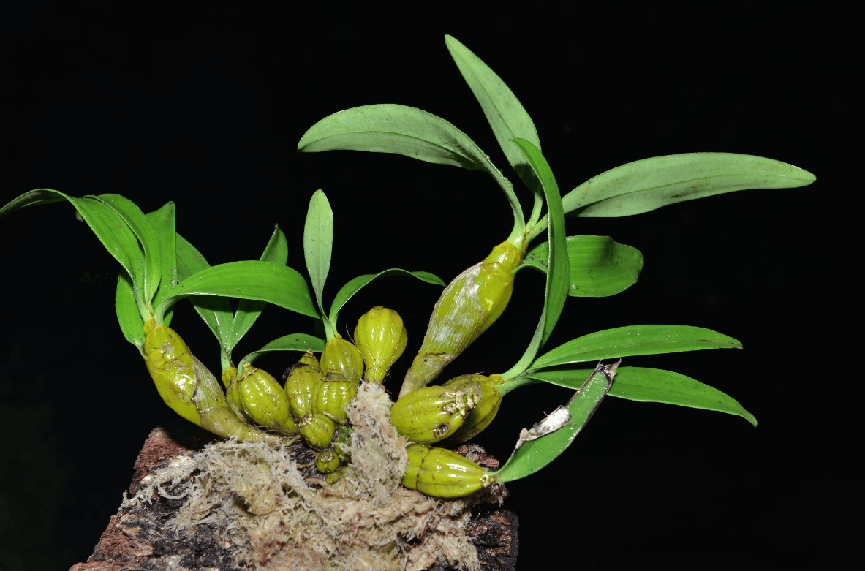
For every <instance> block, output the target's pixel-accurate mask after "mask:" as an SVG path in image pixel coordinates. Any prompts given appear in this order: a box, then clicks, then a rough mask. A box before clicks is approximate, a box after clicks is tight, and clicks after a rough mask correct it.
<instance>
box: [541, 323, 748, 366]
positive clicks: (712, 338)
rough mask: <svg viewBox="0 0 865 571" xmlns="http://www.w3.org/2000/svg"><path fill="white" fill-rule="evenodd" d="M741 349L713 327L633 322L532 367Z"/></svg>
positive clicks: (569, 346) (565, 346)
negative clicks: (687, 352) (686, 352)
mask: <svg viewBox="0 0 865 571" xmlns="http://www.w3.org/2000/svg"><path fill="white" fill-rule="evenodd" d="M741 348H742V344H741V343H739V342H738V341H736V340H735V339H733V338H732V337H728V336H726V335H722V334H720V333H718V332H717V331H712V330H711V329H703V328H700V327H690V326H688V325H630V326H628V327H617V328H615V329H605V330H604V331H598V332H596V333H590V334H588V335H584V336H583V337H578V338H577V339H572V340H571V341H568V342H567V343H565V344H563V345H560V346H558V347H556V348H555V349H553V350H552V351H550V352H548V353H545V354H543V355H541V356H540V357H538V358H537V359H536V360H535V362H534V363H532V366H531V369H530V370H531V371H537V370H539V369H544V368H547V367H555V366H558V365H566V364H568V363H584V362H586V361H599V360H601V359H614V358H619V357H632V356H634V355H659V354H662V353H679V352H682V351H697V350H700V349H741Z"/></svg>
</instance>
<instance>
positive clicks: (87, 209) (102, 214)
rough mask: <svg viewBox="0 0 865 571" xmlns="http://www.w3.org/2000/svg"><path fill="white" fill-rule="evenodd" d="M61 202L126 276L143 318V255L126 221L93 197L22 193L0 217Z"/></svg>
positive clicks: (47, 191) (46, 191) (0, 210)
mask: <svg viewBox="0 0 865 571" xmlns="http://www.w3.org/2000/svg"><path fill="white" fill-rule="evenodd" d="M64 199H65V200H68V201H69V202H70V203H71V204H72V206H74V207H75V210H77V211H78V213H79V214H80V215H81V218H82V219H83V220H84V221H85V222H86V223H87V225H88V226H89V227H90V229H91V230H93V233H94V234H96V237H97V238H98V239H99V241H100V242H102V245H103V246H105V249H106V250H108V253H109V254H111V255H112V256H114V259H116V260H117V261H118V262H120V265H121V266H123V269H124V270H126V272H127V274H129V277H130V278H131V280H132V285H133V287H134V289H135V301H136V305H137V306H138V311H139V313H140V314H141V316H142V317H145V316H146V315H147V308H146V302H145V301H144V252H143V251H142V249H141V245H140V243H139V242H138V238H136V237H135V234H134V233H133V232H132V230H130V228H129V226H128V224H127V223H126V220H125V219H124V218H123V217H122V216H120V215H119V214H118V213H117V212H116V211H115V210H114V209H113V208H111V207H110V206H108V205H107V204H105V203H103V202H102V201H100V200H99V199H98V198H96V197H95V196H84V197H82V198H76V197H74V196H69V195H67V194H64V193H62V192H60V191H58V190H52V189H50V188H41V189H36V190H31V191H29V192H25V193H24V194H22V195H20V196H18V197H16V198H14V199H13V200H11V201H9V202H8V203H7V204H5V205H4V206H3V207H2V208H0V216H3V215H5V214H7V213H9V212H12V211H14V210H18V209H20V208H25V207H27V206H34V205H38V204H50V203H54V202H60V201H62V200H64Z"/></svg>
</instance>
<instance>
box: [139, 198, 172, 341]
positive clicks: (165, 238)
mask: <svg viewBox="0 0 865 571" xmlns="http://www.w3.org/2000/svg"><path fill="white" fill-rule="evenodd" d="M147 220H148V221H149V222H150V225H151V226H152V227H153V231H154V232H156V237H157V239H158V240H159V245H160V254H161V255H160V260H161V262H162V272H161V273H162V278H161V279H160V281H159V287H158V288H157V289H156V295H155V296H154V298H153V305H154V306H157V305H159V304H160V303H162V301H163V300H164V299H165V297H166V296H167V295H169V293H170V292H171V290H172V289H173V288H174V287H175V286H176V285H177V283H178V277H177V246H176V243H177V232H176V230H175V209H174V203H173V202H167V203H165V204H164V205H163V206H162V207H161V208H160V209H159V210H155V211H153V212H148V213H147ZM167 324H168V322H166V325H167Z"/></svg>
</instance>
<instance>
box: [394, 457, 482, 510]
mask: <svg viewBox="0 0 865 571" xmlns="http://www.w3.org/2000/svg"><path fill="white" fill-rule="evenodd" d="M406 451H407V452H408V465H407V466H406V469H405V474H404V475H403V477H402V485H403V486H405V487H406V488H410V489H412V490H417V491H419V492H423V493H424V494H427V495H428V496H437V497H440V498H457V497H460V496H467V495H469V494H471V493H474V492H476V491H478V490H480V489H481V488H486V487H488V486H491V485H492V484H494V483H495V482H496V479H495V476H494V475H493V474H491V473H489V472H486V471H484V469H483V468H481V467H480V466H479V465H478V464H476V463H475V462H472V461H471V460H469V459H468V458H466V457H465V456H460V455H459V454H457V453H456V452H453V451H451V450H448V449H446V448H437V447H429V446H425V445H423V444H411V445H409V446H408V447H407V448H406Z"/></svg>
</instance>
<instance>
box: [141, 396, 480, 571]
mask: <svg viewBox="0 0 865 571" xmlns="http://www.w3.org/2000/svg"><path fill="white" fill-rule="evenodd" d="M391 404H392V403H391V400H390V398H389V397H388V395H387V393H386V392H385V391H384V389H383V388H382V386H381V385H379V384H377V383H366V382H365V383H363V384H361V385H360V387H359V389H358V396H357V398H356V399H355V400H354V401H353V402H352V404H351V405H350V406H349V408H348V417H349V422H350V423H351V424H352V426H353V428H354V430H353V432H352V436H351V444H350V446H349V450H348V451H349V452H350V454H351V457H352V462H351V463H350V464H348V465H347V466H346V467H345V468H344V470H343V472H344V476H343V477H342V478H341V479H340V480H339V481H338V482H337V483H336V484H334V485H329V486H328V485H324V484H322V483H321V481H320V480H317V479H311V478H307V477H305V476H304V471H303V466H302V465H299V464H298V462H297V460H296V455H295V454H290V453H289V450H288V448H287V447H285V446H274V445H268V444H266V443H263V442H259V443H255V442H237V441H236V440H229V441H225V442H216V443H213V444H209V445H208V446H206V447H205V449H204V450H203V451H202V452H199V453H196V454H194V455H192V456H186V457H182V458H181V459H179V460H176V461H174V462H172V464H171V465H170V466H168V467H166V468H164V469H162V470H160V471H159V472H158V473H157V475H156V477H155V478H153V479H152V480H151V481H150V482H149V484H148V486H147V487H145V488H144V489H142V490H141V491H140V492H139V493H138V494H137V495H136V496H135V497H134V498H131V499H130V500H127V501H126V502H125V504H124V505H129V504H134V503H137V502H139V501H143V502H148V501H151V500H152V498H153V497H154V495H156V494H161V495H166V493H165V491H164V489H163V486H165V485H166V484H167V483H168V482H170V481H173V482H174V483H177V482H184V483H185V490H184V494H185V496H186V497H187V498H188V499H187V501H186V502H185V503H184V505H183V506H182V507H181V508H180V509H179V510H178V512H177V515H176V516H175V517H174V519H173V520H172V526H174V527H176V528H186V527H191V526H195V525H199V524H201V523H205V522H207V523H210V524H215V525H216V527H217V528H218V529H219V533H220V534H221V536H222V538H223V539H226V540H229V541H231V542H232V543H234V544H235V545H237V546H240V548H241V551H238V553H237V560H238V561H250V562H252V563H253V564H254V565H255V567H256V568H257V569H262V570H267V569H286V568H289V569H294V568H304V569H334V570H342V569H345V570H349V569H351V570H354V569H366V568H370V569H394V570H396V569H400V570H401V569H407V570H421V569H426V568H428V567H430V566H431V565H432V564H433V563H435V561H436V559H437V558H439V559H443V560H447V561H448V563H450V564H452V565H455V566H457V565H459V566H462V567H463V568H466V569H470V570H476V569H479V563H478V557H477V553H476V550H475V547H474V546H473V545H472V543H471V542H470V541H469V540H468V535H467V532H466V527H467V524H468V521H469V519H470V516H471V507H472V506H473V505H474V504H476V503H477V502H479V501H484V500H483V499H482V498H481V497H479V496H472V497H469V498H464V499H457V500H448V501H442V500H438V499H435V498H432V497H429V496H426V495H424V494H422V493H420V492H417V491H415V490H409V489H406V488H404V487H402V486H400V481H401V479H402V476H403V473H404V471H405V467H406V463H407V460H408V456H407V453H406V440H405V437H403V436H401V435H399V434H398V433H397V432H396V430H395V429H394V427H393V426H392V425H391V424H390V422H389V415H390V406H391ZM295 446H297V444H296V445H295ZM307 473H308V472H307ZM175 497H177V496H175ZM484 498H486V500H488V501H489V500H492V499H496V497H495V496H491V495H487V496H484Z"/></svg>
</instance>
